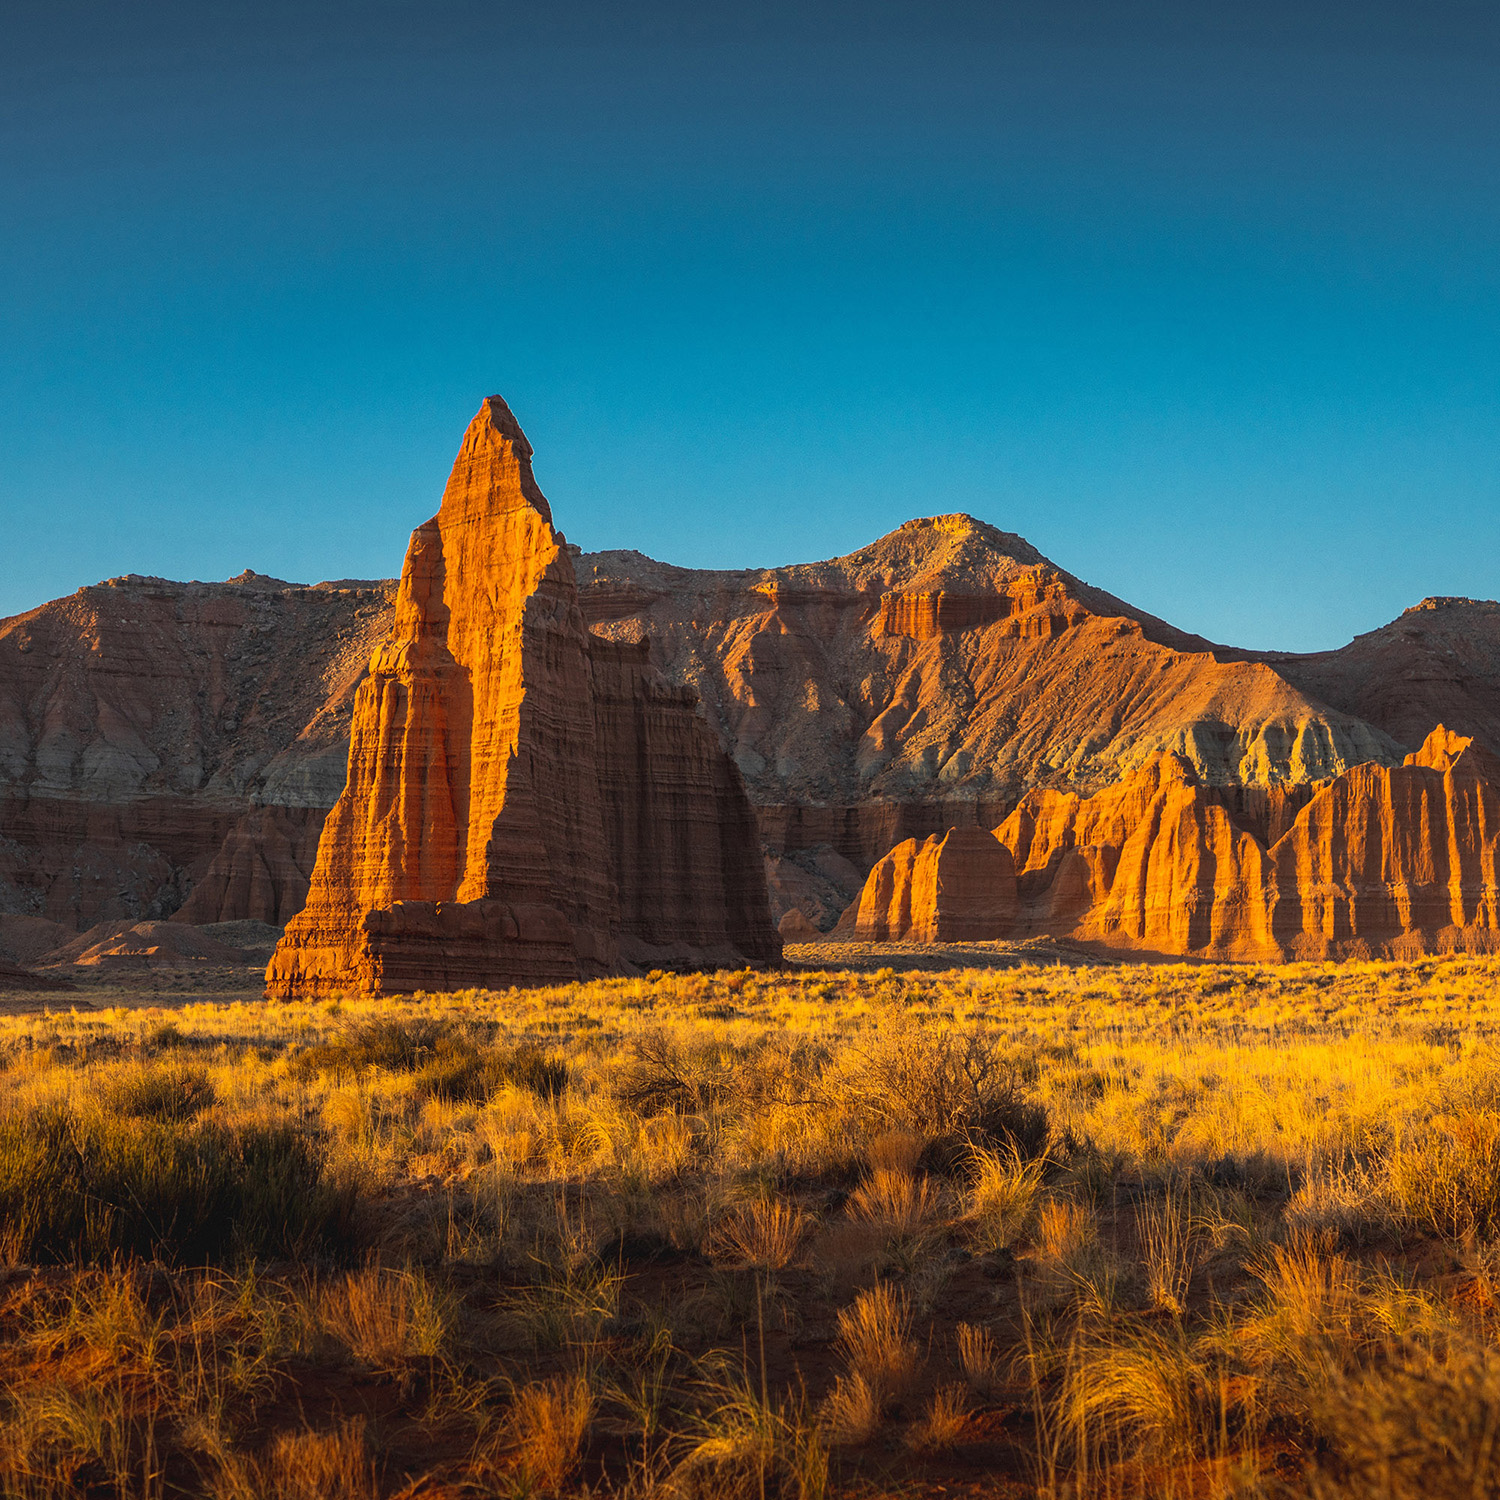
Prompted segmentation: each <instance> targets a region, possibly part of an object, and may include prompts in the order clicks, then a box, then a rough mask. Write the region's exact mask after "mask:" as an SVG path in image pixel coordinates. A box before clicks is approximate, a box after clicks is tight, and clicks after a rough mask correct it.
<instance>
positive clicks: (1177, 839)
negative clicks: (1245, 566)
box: [841, 726, 1500, 961]
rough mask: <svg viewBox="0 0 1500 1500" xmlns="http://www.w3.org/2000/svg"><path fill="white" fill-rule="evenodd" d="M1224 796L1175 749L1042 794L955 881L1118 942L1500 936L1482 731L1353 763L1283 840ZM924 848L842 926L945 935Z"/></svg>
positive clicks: (1414, 949) (1328, 947)
mask: <svg viewBox="0 0 1500 1500" xmlns="http://www.w3.org/2000/svg"><path fill="white" fill-rule="evenodd" d="M1227 800H1229V799H1226V797H1225V795H1224V792H1223V790H1222V789H1220V788H1215V787H1210V786H1205V785H1204V784H1203V783H1202V782H1201V781H1200V780H1199V779H1198V776H1197V774H1196V772H1195V771H1194V769H1193V768H1192V767H1191V766H1190V765H1189V764H1188V763H1187V762H1186V761H1185V760H1184V759H1183V758H1182V757H1180V756H1174V755H1163V756H1161V757H1159V758H1158V759H1157V760H1156V761H1155V762H1153V763H1152V764H1150V765H1148V766H1145V767H1143V768H1142V769H1141V770H1139V771H1137V772H1136V773H1135V774H1134V775H1132V776H1130V777H1127V778H1126V779H1125V780H1123V781H1122V782H1120V783H1119V784H1118V785H1117V786H1114V787H1111V788H1108V789H1107V790H1105V791H1103V792H1100V793H1098V794H1096V795H1095V796H1093V797H1088V798H1082V797H1079V796H1077V795H1076V794H1073V793H1067V792H1056V791H1038V792H1032V793H1030V794H1029V795H1028V796H1027V797H1026V798H1024V799H1023V800H1022V802H1021V804H1020V806H1019V807H1017V808H1016V810H1015V812H1013V813H1012V814H1011V816H1010V817H1009V818H1007V819H1006V820H1005V822H1004V823H1003V824H1001V826H1000V827H999V828H997V829H996V830H995V831H994V836H993V837H994V840H995V842H996V846H997V847H1003V849H1004V850H1005V851H1006V852H1007V853H1008V854H1009V855H1010V857H1011V861H1013V863H1011V862H1007V867H1006V869H1005V870H1004V871H1003V873H1001V874H1000V875H999V876H998V877H992V878H991V879H990V880H989V881H988V882H985V881H984V880H983V879H982V877H980V876H979V875H978V874H977V871H978V870H979V869H980V868H981V866H980V865H979V864H977V863H974V862H972V861H970V860H966V861H964V862H961V863H957V864H955V865H954V866H953V867H952V877H951V880H952V883H953V884H955V885H959V886H961V887H962V894H963V895H965V896H966V897H967V898H968V899H969V900H971V901H974V902H976V903H977V902H978V901H979V900H980V899H981V897H983V896H988V897H989V898H990V899H991V901H992V902H993V904H994V908H995V909H996V910H999V909H1003V908H1005V907H1006V906H1007V905H1008V904H1013V905H1012V909H1013V910H1014V912H1015V915H1014V920H1013V923H1012V928H1011V930H1012V932H1013V933H1014V934H1015V935H1018V936H1037V935H1043V934H1045V935H1050V936H1054V937H1063V936H1066V937H1072V938H1076V939H1080V940H1084V941H1091V942H1095V943H1098V944H1100V945H1102V946H1104V947H1107V948H1115V949H1128V950H1137V951H1147V952H1154V953H1162V954H1182V955H1194V956H1201V957H1205V958H1217V959H1243V960H1269V961H1280V960H1283V959H1324V958H1347V957H1358V958H1372V957H1397V956H1402V957H1409V956H1413V955H1416V954H1420V953H1424V952H1432V951H1445V952H1446V951H1454V950H1481V951H1488V950H1491V949H1494V948H1497V947H1500V760H1497V759H1496V757H1494V756H1492V755H1491V754H1490V753H1489V752H1488V751H1486V750H1485V749H1484V748H1483V747H1481V746H1479V745H1476V744H1474V743H1473V742H1472V741H1471V740H1469V739H1467V738H1463V737H1461V736H1457V735H1454V734H1451V733H1450V732H1449V731H1447V730H1445V729H1443V728H1442V727H1441V726H1439V728H1438V729H1436V730H1434V731H1433V733H1432V734H1431V735H1430V736H1429V737H1428V739H1427V740H1426V742H1425V743H1424V744H1423V746H1422V748H1421V750H1419V751H1417V752H1416V753H1414V754H1412V755H1409V756H1408V757H1407V758H1406V760H1405V762H1404V763H1403V764H1402V765H1400V766H1394V767H1392V766H1378V765H1364V766H1356V767H1355V768H1353V769H1352V770H1350V771H1347V772H1345V773H1344V774H1343V775H1341V776H1338V777H1336V778H1334V779H1333V780H1331V781H1329V782H1327V783H1325V784H1324V785H1322V786H1320V787H1319V788H1318V789H1317V790H1316V791H1315V792H1314V794H1313V795H1312V796H1311V797H1310V799H1309V800H1308V801H1307V802H1306V805H1305V806H1303V807H1302V809H1301V810H1300V811H1299V812H1298V813H1297V815H1296V817H1295V818H1293V819H1292V821H1291V823H1290V826H1288V827H1287V829H1286V831H1285V832H1284V833H1282V835H1281V836H1280V837H1279V838H1278V839H1276V840H1275V841H1274V842H1273V843H1271V844H1270V845H1269V847H1268V846H1267V844H1266V843H1264V842H1263V841H1262V840H1261V839H1260V838H1258V837H1257V836H1256V834H1255V833H1254V832H1252V831H1250V830H1249V829H1247V828H1245V827H1243V826H1242V825H1241V824H1240V823H1239V822H1237V821H1236V819H1235V817H1234V816H1233V815H1232V811H1231V808H1230V807H1229V806H1227V805H1226V801H1227ZM951 837H952V835H950V838H951ZM934 842H935V841H933V840H929V841H928V845H929V846H931V845H933V844H934ZM925 847H926V846H924V850H925ZM920 858H921V854H920V853H919V852H918V851H917V849H916V846H915V845H913V844H907V845H902V846H901V847H900V848H898V849H896V850H893V851H892V853H891V855H889V856H888V857H887V858H886V859H885V860H883V861H881V863H880V864H879V865H877V866H876V868H875V870H874V871H873V872H872V873H871V876H870V879H869V880H868V881H867V883H866V885H865V889H864V891H863V893H862V895H861V898H860V901H859V904H858V907H857V910H855V915H854V916H853V918H851V919H846V921H845V923H842V924H841V930H842V931H844V932H850V931H855V932H858V934H859V935H861V936H871V937H873V936H876V935H884V936H887V937H892V938H907V939H918V938H926V940H929V941H930V940H931V939H930V937H927V936H926V935H927V934H928V933H929V932H930V931H932V930H934V922H933V917H934V914H935V913H936V911H937V910H938V908H939V904H940V903H939V900H938V898H937V897H936V896H935V894H934V891H933V887H932V883H931V882H930V881H929V882H926V883H923V882H922V881H920V880H919V879H918V878H917V871H918V869H919V868H920ZM1012 869H1013V870H1014V875H1012V874H1011V870H1012ZM903 881H904V884H903ZM969 882H972V886H971V885H970V884H968V883H969ZM949 899H950V900H951V897H950V898H949Z"/></svg>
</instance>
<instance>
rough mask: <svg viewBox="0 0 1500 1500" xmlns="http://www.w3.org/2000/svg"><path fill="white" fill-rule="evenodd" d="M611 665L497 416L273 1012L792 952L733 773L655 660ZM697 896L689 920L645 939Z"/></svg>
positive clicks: (456, 485) (613, 658)
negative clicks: (655, 958)
mask: <svg viewBox="0 0 1500 1500" xmlns="http://www.w3.org/2000/svg"><path fill="white" fill-rule="evenodd" d="M599 649H600V660H599V661H598V662H597V663H596V661H595V657H594V647H593V643H592V642H591V638H590V636H589V633H588V630H587V629H586V627H585V625H584V622H583V616H582V614H581V613H580V611H579V607H578V595H577V587H576V583H575V579H574V572H573V557H572V549H570V548H568V546H567V545H566V542H565V539H564V538H563V535H562V533H561V532H559V531H557V530H556V529H555V528H554V527H553V525H552V514H551V510H550V508H549V506H548V504H547V501H546V499H545V498H544V497H543V495H542V492H541V490H540V489H539V488H538V487H537V484H536V480H535V478H534V477H533V475H532V470H531V446H530V444H529V443H528V442H527V441H526V438H525V436H524V434H523V433H522V432H521V429H520V426H519V425H518V424H517V422H516V420H515V418H514V416H512V414H511V412H510V410H509V408H508V407H507V406H506V405H505V403H504V402H503V401H502V400H500V398H499V397H491V398H490V399H489V400H488V401H486V402H485V404H484V406H483V407H482V408H481V410H480V412H479V414H478V415H477V416H476V417H475V419H474V421H473V422H472V423H471V424H470V426H469V429H468V432H467V433H466V434H465V436H464V441H463V445H462V447H461V448H460V450H459V454H458V458H457V460H456V461H455V463H454V467H453V472H452V475H451V476H450V478H449V481H448V486H447V489H446V490H445V492H444V495H443V502H442V506H441V507H440V509H439V511H438V514H437V515H436V516H434V517H433V519H432V520H430V521H428V522H427V523H426V524H425V525H423V526H420V527H418V528H417V530H416V531H415V532H414V533H413V534H412V540H411V545H410V548H409V549H408V551H407V556H406V564H405V567H404V569H403V571H402V576H401V584H400V588H399V590H398V593H397V597H396V606H395V617H394V622H393V625H392V628H391V633H390V636H389V637H388V639H387V640H386V641H384V642H383V643H382V644H381V645H380V646H379V647H378V648H377V649H376V651H375V652H374V654H373V656H372V658H371V662H370V670H369V674H368V676H367V677H366V678H365V680H364V682H363V683H361V685H360V687H359V690H358V693H357V695H356V698H355V703H354V711H353V719H352V724H351V730H350V746H349V760H348V779H347V782H346V785H345V787H344V791H343V794H342V795H341V796H340V798H339V800H338V802H337V803H336V804H335V806H334V808H333V811H332V812H331V813H330V814H329V816H328V820H327V822H326V824H325V825H324V829H323V834H322V838H321V840H320V842H319V847H318V857H317V865H316V868H315V870H314V872H313V876H312V882H311V889H310V892H309V896H308V901H307V905H306V907H305V909H304V910H303V911H302V912H301V913H300V914H299V915H298V916H297V917H295V918H294V919H293V921H292V922H291V923H290V925H289V926H288V928H287V932H286V936H285V938H284V940H283V942H282V944H281V946H280V947H279V948H278V950H277V953H276V955H275V957H274V958H273V960H272V962H271V965H270V968H269V969H268V971H267V988H268V991H269V992H270V993H272V994H280V995H289V994H305V993H319V992H327V991H332V990H349V991H355V992H362V993H372V994H374V993H385V992H406V991H410V990H414V989H451V988H457V987H466V986H470V985H504V984H517V983H539V982H545V981H548V980H554V979H558V980H560V979H572V978H576V977H589V976H593V975H600V974H610V973H616V972H619V971H620V970H621V968H622V966H624V965H625V964H626V963H627V962H628V960H627V959H626V957H625V954H626V953H627V952H641V953H644V951H645V950H646V949H649V948H653V947H668V946H670V947H671V949H672V951H671V954H670V955H669V956H672V957H676V958H677V959H678V960H680V961H682V962H692V961H694V960H695V959H698V958H703V959H705V961H708V960H720V959H725V960H727V959H728V958H729V957H731V956H735V957H738V958H740V959H741V961H742V960H743V959H745V958H749V959H753V960H764V959H769V958H774V957H775V956H777V955H778V954H779V940H778V939H777V937H776V934H775V930H774V928H773V927H772V925H771V919H770V912H769V907H768V906H767V902H766V892H765V882H764V875H763V873H762V871H761V862H760V854H759V848H758V844H757V842H756V840H755V839H754V837H753V828H754V823H753V817H752V816H751V814H750V812H749V808H748V805H747V804H746V802H745V798H744V793H743V789H742V788H741V786H740V784H739V781H738V779H737V777H736V776H735V775H734V772H733V768H732V767H731V766H729V765H728V764H727V763H725V762H724V761H723V757H722V756H721V755H720V753H719V751H718V749H717V747H716V746H715V745H714V743H713V741H712V739H711V737H710V736H709V735H708V732H707V730H706V728H704V727H702V726H701V725H699V724H698V721H697V719H696V717H695V715H694V713H693V705H692V702H691V701H689V700H688V699H687V698H686V697H685V696H684V695H682V694H680V693H677V694H674V693H673V691H672V690H671V689H670V688H668V687H667V685H666V684H665V683H664V682H662V681H661V680H660V678H659V677H657V676H656V675H655V674H652V673H651V672H650V669H649V668H648V667H647V666H646V663H645V659H644V652H643V651H639V650H637V652H636V653H635V656H634V658H633V659H632V657H631V655H630V653H629V652H627V651H625V650H624V649H623V648H622V647H620V646H619V645H618V644H611V643H600V646H599ZM626 700H628V701H626ZM606 803H608V808H606ZM646 823H648V824H649V825H650V826H649V828H646V829H645V830H644V831H643V829H642V825H643V824H646ZM705 846H708V847H707V848H705ZM622 873H623V874H624V875H626V876H628V878H629V896H628V898H627V900H626V901H625V903H623V905H622V902H621V897H620V877H621V875H622ZM689 893H691V894H690V899H691V901H692V904H693V906H694V909H695V912H696V924H695V925H694V926H692V927H691V928H690V929H688V930H686V931H683V930H682V929H680V928H677V929H675V932H676V935H674V937H673V938H672V939H671V942H670V944H668V943H653V939H658V938H662V937H663V936H664V933H663V930H662V929H663V927H664V926H672V925H673V924H672V922H671V914H672V913H673V912H675V910H676V909H677V907H678V906H679V905H680V904H682V903H683V902H684V901H686V900H687V899H689Z"/></svg>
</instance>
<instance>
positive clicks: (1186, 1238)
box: [1137, 1184, 1198, 1317]
mask: <svg viewBox="0 0 1500 1500" xmlns="http://www.w3.org/2000/svg"><path fill="white" fill-rule="evenodd" d="M1137 1224H1138V1227H1139V1229H1140V1236H1141V1260H1142V1265H1143V1266H1144V1269H1145V1272H1146V1294H1147V1296H1148V1297H1149V1298H1150V1299H1151V1305H1152V1306H1153V1307H1158V1308H1160V1309H1161V1310H1162V1311H1163V1312H1168V1313H1171V1314H1172V1315H1173V1316H1174V1317H1181V1316H1182V1314H1183V1312H1184V1311H1185V1310H1186V1307H1187V1294H1188V1287H1189V1285H1190V1283H1191V1282H1192V1279H1193V1268H1194V1266H1195V1265H1196V1263H1197V1252H1198V1247H1197V1242H1196V1240H1195V1238H1194V1236H1193V1233H1192V1224H1191V1204H1190V1202H1189V1198H1188V1194H1187V1192H1186V1191H1185V1190H1184V1189H1183V1188H1182V1187H1181V1186H1180V1185H1177V1184H1174V1185H1172V1186H1171V1187H1169V1188H1168V1190H1167V1192H1166V1193H1165V1194H1164V1195H1163V1196H1162V1197H1161V1198H1158V1199H1156V1200H1154V1201H1152V1202H1149V1203H1144V1204H1142V1205H1141V1209H1140V1214H1139V1217H1138V1219H1137Z"/></svg>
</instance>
